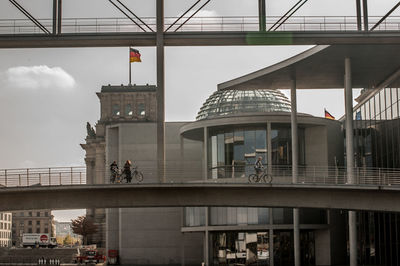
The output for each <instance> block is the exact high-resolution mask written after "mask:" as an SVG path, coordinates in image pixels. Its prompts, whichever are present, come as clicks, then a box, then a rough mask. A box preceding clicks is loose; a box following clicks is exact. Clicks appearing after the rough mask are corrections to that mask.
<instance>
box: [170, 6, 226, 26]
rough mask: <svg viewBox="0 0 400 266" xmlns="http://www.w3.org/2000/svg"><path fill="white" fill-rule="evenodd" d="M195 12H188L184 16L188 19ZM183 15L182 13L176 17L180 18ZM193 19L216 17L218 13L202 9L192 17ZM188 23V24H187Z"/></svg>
mask: <svg viewBox="0 0 400 266" xmlns="http://www.w3.org/2000/svg"><path fill="white" fill-rule="evenodd" d="M194 12H195V10H190V11H189V12H188V13H187V14H186V15H185V18H186V17H190V16H191V15H193V13H194ZM182 14H183V12H181V13H179V14H178V16H181V15H182ZM194 17H218V13H217V11H215V10H206V9H202V10H200V11H199V12H197V13H196V15H194ZM188 23H189V22H188Z"/></svg>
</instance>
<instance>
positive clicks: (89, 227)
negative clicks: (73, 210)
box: [71, 216, 98, 245]
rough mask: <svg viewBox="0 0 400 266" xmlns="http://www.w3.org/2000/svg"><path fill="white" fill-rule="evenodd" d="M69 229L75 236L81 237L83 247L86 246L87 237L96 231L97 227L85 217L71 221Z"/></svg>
mask: <svg viewBox="0 0 400 266" xmlns="http://www.w3.org/2000/svg"><path fill="white" fill-rule="evenodd" d="M71 228H72V231H73V232H74V233H75V234H77V235H81V236H82V237H83V244H84V245H87V237H88V236H89V235H92V234H94V233H96V232H97V231H98V227H97V225H95V224H94V223H93V220H92V219H90V218H89V217H87V216H79V217H78V218H76V219H75V220H71Z"/></svg>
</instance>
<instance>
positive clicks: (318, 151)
mask: <svg viewBox="0 0 400 266" xmlns="http://www.w3.org/2000/svg"><path fill="white" fill-rule="evenodd" d="M304 135H305V136H304V142H305V143H304V144H305V145H304V146H305V157H306V165H310V166H327V165H328V143H327V130H326V127H325V126H313V127H307V128H305V130H304Z"/></svg>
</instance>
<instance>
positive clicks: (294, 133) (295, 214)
mask: <svg viewBox="0 0 400 266" xmlns="http://www.w3.org/2000/svg"><path fill="white" fill-rule="evenodd" d="M290 96H291V98H290V102H291V107H292V112H291V126H292V183H297V182H298V164H299V158H298V156H299V152H298V146H299V145H298V133H297V96H296V79H292V84H291V89H290ZM299 228H300V227H299V209H297V208H295V209H293V236H294V265H295V266H300V229H299Z"/></svg>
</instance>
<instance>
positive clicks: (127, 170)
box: [124, 160, 132, 183]
mask: <svg viewBox="0 0 400 266" xmlns="http://www.w3.org/2000/svg"><path fill="white" fill-rule="evenodd" d="M131 166H132V163H131V161H129V160H126V162H125V165H124V174H125V178H126V182H127V183H130V182H131V181H132V172H131Z"/></svg>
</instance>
